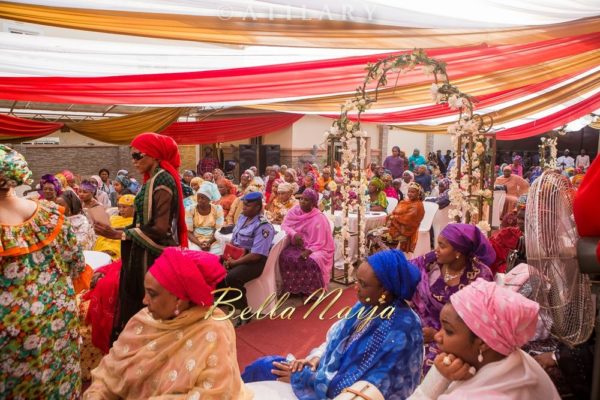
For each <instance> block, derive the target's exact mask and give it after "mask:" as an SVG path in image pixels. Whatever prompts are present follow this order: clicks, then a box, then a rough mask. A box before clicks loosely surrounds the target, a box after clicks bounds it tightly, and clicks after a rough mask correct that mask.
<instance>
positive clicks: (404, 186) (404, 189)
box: [400, 171, 415, 198]
mask: <svg viewBox="0 0 600 400" xmlns="http://www.w3.org/2000/svg"><path fill="white" fill-rule="evenodd" d="M414 181H415V174H413V173H412V172H410V171H404V173H403V174H402V183H401V184H400V192H401V193H402V197H403V198H406V196H408V185H410V184H411V183H412V182H414Z"/></svg>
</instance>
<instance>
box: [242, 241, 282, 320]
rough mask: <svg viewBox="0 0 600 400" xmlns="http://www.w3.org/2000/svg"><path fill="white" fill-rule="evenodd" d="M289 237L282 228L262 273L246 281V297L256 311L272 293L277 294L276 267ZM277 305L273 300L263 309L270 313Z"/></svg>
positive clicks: (277, 267)
mask: <svg viewBox="0 0 600 400" xmlns="http://www.w3.org/2000/svg"><path fill="white" fill-rule="evenodd" d="M288 243H289V239H288V237H287V235H286V233H285V232H284V231H283V230H282V231H280V232H278V233H277V234H276V235H275V237H274V238H273V246H272V247H271V251H270V253H269V257H268V258H267V263H266V264H265V268H264V270H263V272H262V274H261V275H260V276H259V277H258V278H256V279H253V280H251V281H250V282H248V283H246V285H244V286H245V288H246V298H247V299H248V305H249V306H250V307H251V308H252V310H253V311H254V312H256V311H257V310H258V308H259V307H260V305H261V304H263V303H264V302H265V300H266V299H267V297H269V295H271V294H273V293H274V294H275V295H277V281H276V276H275V275H276V272H275V271H276V269H279V255H280V254H281V251H282V250H283V249H285V247H286V246H287V245H288ZM274 306H275V301H272V302H271V303H270V304H269V306H268V307H265V309H264V310H263V311H264V313H269V312H270V311H271V310H272V309H273V307H274Z"/></svg>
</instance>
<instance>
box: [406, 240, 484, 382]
mask: <svg viewBox="0 0 600 400" xmlns="http://www.w3.org/2000/svg"><path fill="white" fill-rule="evenodd" d="M411 263H412V264H414V265H415V266H416V267H417V268H419V271H421V282H419V286H417V291H416V293H415V295H414V296H413V299H412V303H413V309H414V310H415V311H416V313H417V314H419V317H421V324H422V325H423V328H425V327H429V328H434V329H435V330H440V328H441V324H440V312H441V311H442V307H444V305H445V304H446V303H447V302H449V301H450V296H451V295H453V294H454V293H456V292H457V291H458V290H459V289H462V288H463V287H465V286H467V285H468V284H470V283H471V282H473V281H475V280H476V279H477V278H483V279H485V280H486V281H492V280H493V279H494V278H493V274H492V271H491V270H490V268H489V267H488V266H486V265H485V264H483V263H482V262H481V261H479V260H477V259H476V258H474V259H472V260H471V261H470V262H468V263H467V266H466V267H465V270H464V272H463V274H462V275H461V277H460V283H459V284H458V285H456V286H448V285H447V284H446V282H444V277H443V276H442V273H441V268H442V265H440V264H439V263H438V262H437V261H436V257H435V252H434V251H432V252H430V253H427V254H425V255H424V256H421V257H418V258H415V259H414V260H411ZM437 354H438V348H437V344H436V342H435V341H433V342H430V343H425V359H424V362H423V374H424V375H425V374H427V371H429V368H431V366H432V365H433V360H434V359H435V356H436V355H437Z"/></svg>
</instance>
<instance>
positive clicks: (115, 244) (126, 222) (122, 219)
mask: <svg viewBox="0 0 600 400" xmlns="http://www.w3.org/2000/svg"><path fill="white" fill-rule="evenodd" d="M118 178H119V177H117V180H115V182H118ZM116 186H117V185H115V188H116ZM115 190H116V189H115ZM134 200H135V196H134V195H132V194H124V195H122V196H121V197H119V205H118V208H119V214H118V215H113V216H112V217H110V226H111V227H112V228H114V229H123V228H126V227H128V226H130V225H133V211H134V209H133V202H134ZM94 250H95V251H102V252H104V253H106V254H108V255H109V256H110V257H111V258H112V259H113V261H115V260H118V259H119V258H121V241H120V240H115V239H109V238H107V237H104V236H101V235H100V236H98V240H96V245H95V246H94Z"/></svg>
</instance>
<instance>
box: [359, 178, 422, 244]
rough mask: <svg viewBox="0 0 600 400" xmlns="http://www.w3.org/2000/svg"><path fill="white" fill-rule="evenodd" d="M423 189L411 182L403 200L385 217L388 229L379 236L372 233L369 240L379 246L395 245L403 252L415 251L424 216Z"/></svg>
mask: <svg viewBox="0 0 600 400" xmlns="http://www.w3.org/2000/svg"><path fill="white" fill-rule="evenodd" d="M422 196H423V189H422V188H421V186H420V185H419V184H418V183H415V182H412V183H411V184H410V188H409V190H408V195H407V198H406V199H405V200H402V201H401V202H399V203H398V205H397V206H396V208H394V211H392V213H391V214H390V215H388V217H387V223H386V225H387V227H388V231H387V232H386V233H384V234H383V235H382V236H381V237H380V238H378V237H375V236H373V235H369V236H370V240H373V242H374V243H375V244H376V245H377V246H378V247H381V248H384V249H385V248H388V247H397V248H398V249H400V250H402V251H404V252H405V253H412V252H413V251H415V247H416V245H417V238H418V237H419V225H421V220H422V219H423V217H424V216H425V208H424V207H423V197H422Z"/></svg>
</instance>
